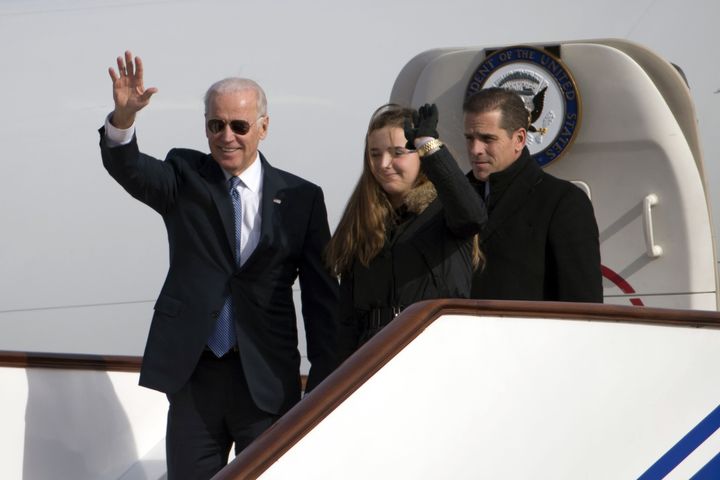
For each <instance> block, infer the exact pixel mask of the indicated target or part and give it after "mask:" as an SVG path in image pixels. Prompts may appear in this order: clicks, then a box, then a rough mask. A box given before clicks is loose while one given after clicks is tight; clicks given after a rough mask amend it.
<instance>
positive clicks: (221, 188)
mask: <svg viewBox="0 0 720 480" xmlns="http://www.w3.org/2000/svg"><path fill="white" fill-rule="evenodd" d="M199 172H200V175H202V176H203V178H205V180H207V184H208V189H209V190H210V195H211V196H212V199H213V202H214V203H215V207H216V208H217V210H218V214H219V215H220V220H221V221H222V225H223V230H225V236H226V238H227V241H228V249H229V250H230V253H231V257H230V258H234V257H235V225H234V223H233V222H234V218H235V212H234V211H233V206H232V200H231V199H230V190H229V186H228V182H227V180H226V179H225V174H223V171H222V169H221V168H220V166H219V165H218V164H217V163H215V160H213V159H212V157H211V156H210V155H207V156H206V157H205V163H204V164H203V165H202V166H201V167H200V169H199Z"/></svg>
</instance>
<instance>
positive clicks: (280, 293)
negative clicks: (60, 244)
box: [100, 129, 338, 414]
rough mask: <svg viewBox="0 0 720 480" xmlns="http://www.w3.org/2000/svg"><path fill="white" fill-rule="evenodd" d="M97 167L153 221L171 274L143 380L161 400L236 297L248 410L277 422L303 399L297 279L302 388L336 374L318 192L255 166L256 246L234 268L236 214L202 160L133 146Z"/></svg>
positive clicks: (214, 171)
mask: <svg viewBox="0 0 720 480" xmlns="http://www.w3.org/2000/svg"><path fill="white" fill-rule="evenodd" d="M100 134H101V141H100V148H101V152H102V159H103V164H104V165H105V168H106V169H107V170H108V172H109V173H110V175H111V176H112V177H113V178H114V179H115V180H117V182H118V183H119V184H120V185H122V187H123V188H125V190H127V191H128V192H129V193H130V194H131V195H132V196H133V197H135V198H136V199H138V200H140V201H141V202H143V203H145V204H147V205H149V206H150V207H152V208H153V209H154V210H155V211H157V212H158V213H159V214H160V215H162V218H163V221H164V222H165V226H166V229H167V234H168V243H169V249H170V268H169V271H168V274H167V278H166V279H165V283H164V285H163V288H162V291H161V292H160V296H159V297H158V299H157V302H156V304H155V314H154V316H153V319H152V324H151V326H150V332H149V335H148V340H147V345H146V347H145V354H144V357H143V365H142V370H141V374H140V384H141V385H143V386H146V387H149V388H153V389H156V390H160V391H163V392H166V393H174V392H176V391H178V390H179V389H180V388H181V387H182V386H183V385H184V384H185V383H186V382H187V380H188V379H189V377H190V375H191V374H192V372H193V370H194V369H195V366H196V364H197V362H198V359H199V358H200V355H201V353H202V351H203V349H204V348H205V345H206V342H207V339H208V337H209V335H210V332H211V330H212V329H213V326H214V324H215V322H216V319H217V316H218V313H219V311H220V309H221V307H222V305H223V300H224V298H225V297H226V295H227V294H228V292H231V293H232V296H233V303H234V306H235V312H236V331H237V342H238V349H239V352H240V358H241V361H242V365H243V368H244V371H245V376H246V378H247V381H248V386H249V389H250V393H251V395H252V397H253V400H254V401H255V404H256V405H257V406H258V407H259V408H261V409H262V410H264V411H267V412H269V413H273V414H281V413H283V412H284V411H286V410H287V409H289V408H290V407H291V406H292V405H293V404H294V403H296V402H297V401H298V400H299V399H300V389H301V387H300V375H299V366H300V354H299V352H298V348H297V345H298V334H297V326H296V318H295V308H294V303H293V296H292V285H293V283H294V281H295V279H296V278H298V277H299V280H300V286H301V291H302V311H303V318H304V322H305V330H306V334H307V343H308V347H307V350H308V358H309V360H310V362H311V364H312V368H311V370H310V374H309V377H308V389H312V388H313V387H314V386H315V385H316V384H317V383H319V382H320V381H321V380H322V379H323V378H324V377H325V376H327V375H328V374H329V373H330V372H331V371H332V370H333V368H334V367H335V365H336V360H335V355H334V345H335V336H336V327H335V320H334V314H335V313H336V308H337V297H338V286H337V282H336V281H335V280H334V279H333V278H332V277H331V276H330V275H328V274H327V272H326V270H325V269H324V268H323V265H322V262H321V252H322V250H323V249H324V248H325V244H326V243H327V241H328V239H329V236H330V232H329V228H328V223H327V213H326V210H325V203H324V200H323V194H322V190H321V189H320V188H319V187H318V186H316V185H313V184H311V183H309V182H307V181H305V180H303V179H301V178H299V177H296V176H295V175H292V174H290V173H287V172H284V171H281V170H278V169H275V168H273V167H272V166H271V165H270V164H269V163H267V161H266V160H265V158H264V157H263V156H262V154H260V161H262V164H263V169H264V173H263V191H262V200H261V216H262V218H261V223H262V227H261V230H262V231H261V236H260V241H259V243H258V245H257V247H256V249H255V251H254V252H253V253H252V255H251V256H250V257H249V258H248V259H247V260H246V261H245V263H244V264H243V265H242V267H239V268H238V267H236V265H235V260H234V254H233V249H234V246H233V245H234V233H233V207H232V203H231V202H232V201H231V199H230V194H229V191H228V187H227V181H226V180H225V177H224V175H223V172H222V170H221V169H220V167H219V166H218V165H217V163H216V162H215V161H214V160H213V159H212V157H211V156H210V155H207V154H203V153H201V152H197V151H193V150H185V149H173V150H171V151H170V152H169V153H168V155H167V158H166V160H165V161H159V160H157V159H155V158H152V157H150V156H147V155H145V154H142V153H140V151H139V150H138V145H137V142H136V140H135V139H133V141H132V142H131V143H130V144H128V145H124V146H120V147H115V148H108V147H107V146H106V144H105V141H104V139H103V135H104V129H101V130H100Z"/></svg>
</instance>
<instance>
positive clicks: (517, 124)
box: [463, 87, 530, 134]
mask: <svg viewBox="0 0 720 480" xmlns="http://www.w3.org/2000/svg"><path fill="white" fill-rule="evenodd" d="M495 110H500V113H501V116H500V128H502V129H503V130H505V131H507V132H508V133H509V134H512V133H513V132H514V131H515V130H517V129H519V128H524V129H526V130H527V128H528V127H529V126H530V113H529V112H528V111H527V109H526V108H525V102H523V99H522V98H521V97H520V95H518V94H517V93H516V92H514V91H513V90H506V89H504V88H497V87H492V88H484V89H482V90H480V91H479V92H477V93H474V94H472V95H471V96H469V97H467V98H466V99H465V101H464V102H463V112H464V113H475V114H477V113H486V112H492V111H495Z"/></svg>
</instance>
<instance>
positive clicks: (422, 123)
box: [404, 103, 439, 149]
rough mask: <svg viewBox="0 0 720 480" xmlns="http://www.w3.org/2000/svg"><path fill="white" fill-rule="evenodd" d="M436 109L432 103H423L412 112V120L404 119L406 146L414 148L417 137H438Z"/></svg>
mask: <svg viewBox="0 0 720 480" xmlns="http://www.w3.org/2000/svg"><path fill="white" fill-rule="evenodd" d="M437 124H438V109H437V107H436V106H435V104H434V103H433V104H432V105H430V104H427V103H426V104H425V105H423V106H422V107H420V109H419V110H418V112H417V113H413V121H412V123H410V121H408V120H406V121H405V128H404V130H405V138H406V139H407V148H409V149H415V140H416V139H418V138H427V137H432V138H438V136H439V135H438V132H437Z"/></svg>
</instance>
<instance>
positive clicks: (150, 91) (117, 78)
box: [108, 50, 158, 128]
mask: <svg viewBox="0 0 720 480" xmlns="http://www.w3.org/2000/svg"><path fill="white" fill-rule="evenodd" d="M117 66H118V72H115V69H114V68H112V67H110V68H108V73H109V74H110V78H111V79H112V82H113V100H114V101H115V110H114V111H113V114H112V117H111V119H110V122H111V123H112V124H113V125H114V126H116V127H118V128H129V127H130V126H131V125H132V124H133V123H134V122H135V114H136V113H137V112H139V111H140V110H142V109H143V108H144V107H145V106H146V105H147V104H148V103H150V97H152V96H153V95H154V94H155V93H157V91H158V90H157V88H155V87H150V88H147V89H146V88H145V86H144V85H143V64H142V60H140V57H135V59H134V62H133V56H132V53H131V52H130V51H129V50H127V51H126V52H125V58H124V59H123V57H117Z"/></svg>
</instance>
